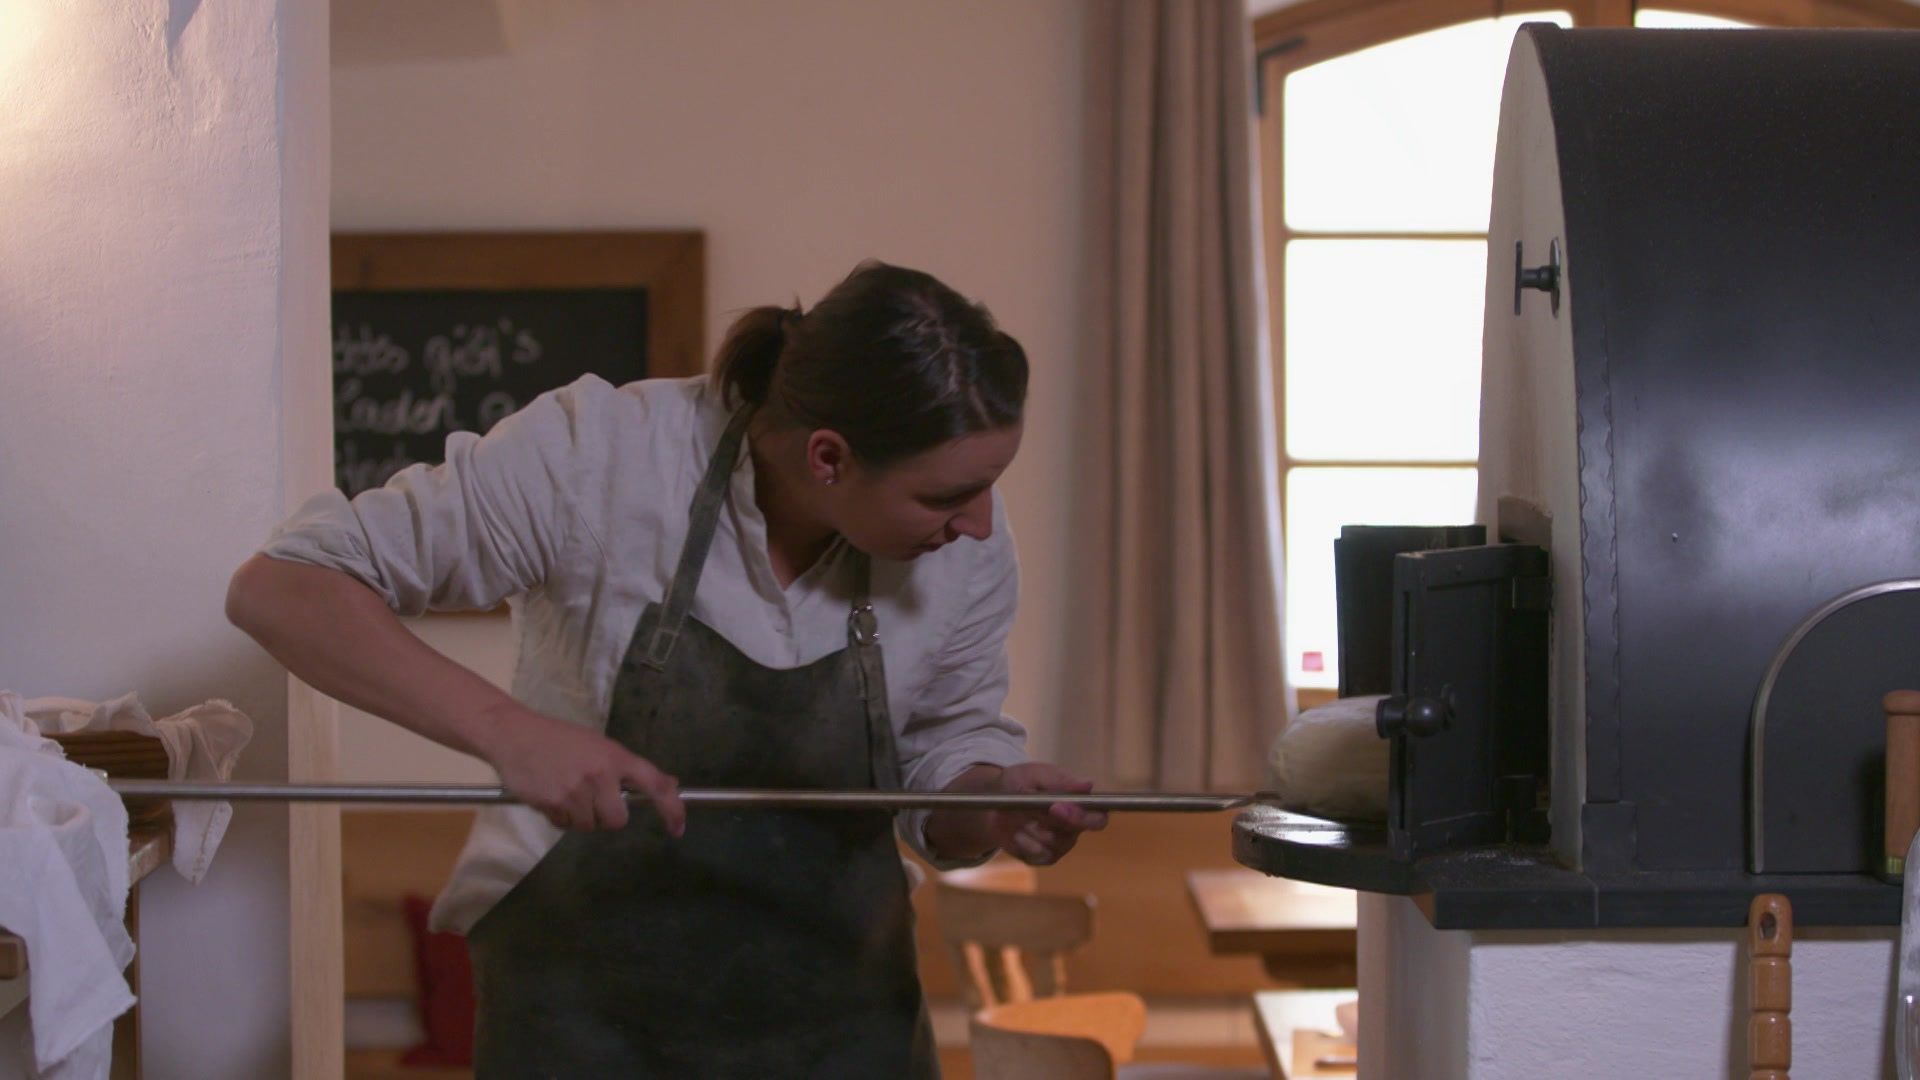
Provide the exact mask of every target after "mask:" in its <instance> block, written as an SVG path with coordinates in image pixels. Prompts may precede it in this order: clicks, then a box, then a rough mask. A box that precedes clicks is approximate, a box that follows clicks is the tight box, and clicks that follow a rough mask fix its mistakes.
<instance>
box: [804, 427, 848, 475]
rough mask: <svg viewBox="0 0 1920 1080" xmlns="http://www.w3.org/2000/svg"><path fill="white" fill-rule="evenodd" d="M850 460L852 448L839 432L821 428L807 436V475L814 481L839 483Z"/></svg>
mask: <svg viewBox="0 0 1920 1080" xmlns="http://www.w3.org/2000/svg"><path fill="white" fill-rule="evenodd" d="M852 462H853V450H852V448H850V447H849V446H847V440H845V439H843V438H841V437H840V433H839V432H837V431H829V430H827V429H826V428H821V429H820V430H818V431H815V432H814V433H813V434H811V435H809V436H807V475H809V476H811V477H813V479H814V481H815V482H816V483H821V484H837V483H839V482H840V479H841V477H843V476H844V475H845V474H846V471H847V466H848V465H849V464H851V463H852Z"/></svg>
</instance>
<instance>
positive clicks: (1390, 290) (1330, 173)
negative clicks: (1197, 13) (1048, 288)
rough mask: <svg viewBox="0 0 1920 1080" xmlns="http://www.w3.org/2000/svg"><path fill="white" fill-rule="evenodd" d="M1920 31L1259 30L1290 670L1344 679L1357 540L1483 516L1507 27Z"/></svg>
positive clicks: (1602, 3)
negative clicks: (1344, 613)
mask: <svg viewBox="0 0 1920 1080" xmlns="http://www.w3.org/2000/svg"><path fill="white" fill-rule="evenodd" d="M1529 21H1551V22H1555V23H1558V24H1560V25H1562V26H1643V27H1662V28H1682V29H1691V28H1719V27H1739V26H1756V25H1770V26H1908V27H1913V26H1920V7H1917V6H1914V5H1911V4H1908V3H1906V2H1905V0H1687V5H1686V10H1679V9H1677V8H1674V7H1663V8H1652V7H1647V8H1639V7H1638V6H1637V5H1636V4H1635V3H1634V0H1578V2H1573V3H1562V4H1554V3H1548V2H1545V0H1541V2H1537V3H1521V4H1517V5H1502V4H1492V5H1489V4H1488V3H1487V2H1486V0H1386V2H1381V0H1306V2H1303V3H1299V4H1295V5H1291V6H1287V7H1282V8H1280V9H1278V10H1274V11H1271V12H1269V13H1267V14H1264V15H1260V16H1258V17H1257V18H1255V20H1254V43H1255V49H1256V53H1257V60H1256V90H1257V98H1258V100H1257V104H1258V106H1259V109H1260V121H1259V127H1260V147H1259V151H1260V163H1261V172H1262V181H1261V183H1262V189H1263V190H1262V206H1261V209H1262V217H1263V226H1262V227H1263V229H1264V230H1265V236H1264V237H1263V238H1262V239H1263V244H1264V248H1265V255H1266V265H1267V274H1268V296H1267V301H1268V311H1269V313H1270V316H1271V329H1272V333H1273V342H1272V346H1273V356H1274V361H1275V378H1274V386H1275V393H1276V398H1277V400H1276V401H1275V416H1276V419H1277V422H1278V424H1279V434H1280V440H1279V443H1280V455H1281V461H1280V475H1281V477H1282V481H1281V482H1282V492H1283V498H1284V499H1285V504H1284V507H1285V509H1284V518H1283V520H1284V522H1285V528H1286V536H1285V540H1286V554H1287V564H1286V565H1287V590H1286V596H1287V611H1286V624H1287V633H1286V638H1285V640H1286V643H1287V651H1288V656H1287V658H1286V659H1287V664H1288V667H1289V671H1290V675H1291V677H1292V679H1293V681H1294V685H1296V686H1298V687H1301V688H1302V694H1301V697H1302V699H1303V701H1305V702H1307V703H1312V702H1313V701H1315V700H1317V699H1324V698H1325V697H1328V696H1330V695H1331V687H1333V685H1334V683H1335V672H1336V670H1337V655H1336V649H1337V644H1336V634H1335V629H1336V625H1335V615H1334V596H1333V538H1334V537H1335V536H1336V535H1337V534H1338V531H1339V528H1340V526H1341V525H1344V524H1394V525H1420V524H1459V523H1463V522H1467V521H1471V520H1472V519H1473V507H1474V483H1475V470H1476V466H1477V463H1478V456H1479V440H1478V426H1479V425H1478V412H1479V390H1480V331H1481V327H1480V323H1481V308H1482V305H1483V302H1484V290H1485V273H1486V229H1487V212H1488V203H1489V197H1490V190H1491V186H1492V175H1493V151H1494V131H1495V127H1496V124H1497V121H1498V117H1499V104H1500V84H1501V80H1502V76H1503V74H1504V72H1505V70H1506V58H1507V50H1508V48H1509V47H1510V45H1511V43H1512V40H1513V35H1514V31H1515V30H1517V29H1518V28H1519V26H1520V25H1521V24H1522V23H1524V22H1529Z"/></svg>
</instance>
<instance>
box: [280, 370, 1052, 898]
mask: <svg viewBox="0 0 1920 1080" xmlns="http://www.w3.org/2000/svg"><path fill="white" fill-rule="evenodd" d="M727 419H728V413H727V410H726V409H725V407H724V406H723V404H722V403H721V402H720V401H719V394H718V391H717V388H714V387H710V386H709V385H708V382H707V379H706V377H705V376H696V377H694V378H689V379H648V380H643V381H640V382H634V383H629V384H627V385H625V386H621V387H617V388H616V387H614V386H612V385H610V384H608V383H607V382H605V381H604V380H602V379H599V378H597V377H594V376H591V375H589V376H586V377H584V378H582V379H580V380H579V381H577V382H575V383H573V384H572V385H570V386H567V387H563V388H561V389H559V390H556V391H552V392H550V393H547V394H543V395H541V396H540V397H539V398H536V399H535V400H534V401H533V402H531V403H530V404H528V405H527V406H526V407H525V408H523V409H521V410H520V411H519V412H517V413H515V414H514V415H512V416H510V417H508V418H506V419H505V420H502V421H501V422H499V423H498V424H496V425H494V427H493V428H492V430H490V431H488V432H487V434H486V435H485V436H484V437H481V436H477V435H475V434H473V433H472V432H459V433H455V434H454V435H452V436H450V437H449V438H448V439H447V459H446V463H445V464H443V465H437V466H433V467H428V466H425V465H415V466H412V467H410V468H408V469H406V470H404V471H402V472H400V473H398V474H396V475H395V476H394V477H393V478H392V479H391V480H389V481H388V482H387V484H386V486H384V487H381V488H377V489H374V490H370V491H364V492H362V493H360V494H359V495H358V496H356V497H355V498H354V499H353V500H351V501H349V500H347V499H346V498H345V497H344V496H343V495H342V494H341V493H340V492H338V491H332V490H330V491H327V492H325V493H322V494H320V495H317V496H315V497H314V498H313V499H311V500H309V501H308V502H307V503H306V505H304V506H302V507H301V508H300V510H299V511H297V512H296V513H295V514H294V515H293V516H292V517H291V518H289V519H288V520H287V521H286V522H284V523H283V524H282V525H281V526H280V527H279V528H278V529H276V530H275V531H274V534H273V536H272V538H271V539H270V540H269V542H268V543H267V545H266V546H265V547H264V548H262V549H261V550H262V553H263V554H266V555H268V556H270V557H272V558H276V559H286V560H292V561H297V562H303V563H310V564H313V565H316V566H325V567H330V568H332V569H335V570H341V571H344V572H346V573H348V574H351V575H352V576H353V577H355V578H357V579H359V580H360V581H362V582H364V583H366V584H367V585H368V586H369V587H371V588H372V589H373V590H374V591H375V592H377V593H379V594H380V595H381V596H382V597H383V598H384V599H385V600H386V602H387V604H388V606H389V607H391V608H393V609H394V611H396V612H398V613H399V614H401V615H418V614H420V613H422V612H424V611H429V610H472V609H487V608H492V607H494V606H496V605H497V604H499V603H500V602H501V601H502V600H508V601H509V602H510V604H511V608H512V611H513V619H514V628H515V629H516V631H517V632H518V639H519V644H518V654H517V657H516V660H515V664H514V674H513V684H512V693H513V696H514V697H515V698H517V699H518V700H519V701H521V702H522V703H524V704H525V705H526V706H527V707H529V708H531V709H534V710H536V711H538V712H541V713H545V714H547V715H549V716H553V717H557V718H559V719H563V720H569V721H572V722H573V723H576V724H581V725H583V726H585V727H589V728H592V729H594V730H597V731H604V730H605V729H606V724H607V715H608V711H609V709H610V703H611V701H612V693H613V683H614V677H615V675H616V674H617V673H618V670H619V667H620V661H621V659H622V657H623V656H624V655H625V653H626V649H627V644H628V641H629V639H631V637H632V636H633V630H634V626H635V624H636V623H637V622H638V621H639V618H640V613H641V611H642V610H643V609H644V608H645V607H646V605H647V604H648V603H650V602H653V601H657V600H659V599H660V598H661V597H662V596H664V595H665V593H666V588H667V583H668V582H669V581H671V580H672V578H673V572H674V569H675V566H676V563H677V562H678V560H679V557H680V547H681V543H682V541H683V540H684V539H685V538H686V533H687V527H688V520H687V514H688V508H689V506H690V505H691V504H692V501H693V496H694V492H695V490H696V489H697V488H698V486H699V483H700V478H701V475H702V473H703V472H704V470H705V468H706V465H707V461H708V459H709V458H710V457H711V455H712V453H713V450H714V447H715V446H716V445H717V444H718V443H719V441H720V435H721V432H722V431H723V430H724V429H725V427H726V424H727ZM848 554H849V549H848V548H847V547H846V545H845V543H844V542H841V541H836V542H835V544H834V545H833V547H831V548H830V549H829V550H828V552H827V553H826V555H824V556H822V558H821V559H820V561H819V562H818V563H816V564H815V565H814V566H813V567H812V568H811V569H809V570H808V571H807V572H806V573H804V574H802V575H801V576H800V577H799V578H798V579H797V580H795V581H794V582H793V584H792V585H791V586H789V587H788V588H786V589H784V590H783V589H781V587H780V585H779V583H778V581H777V580H776V579H775V577H774V573H773V565H772V563H771V561H770V560H769V558H768V553H767V531H766V520H765V518H764V517H762V516H761V513H760V510H759V507H758V506H757V505H756V504H755V502H754V485H753V465H752V457H751V455H750V454H749V453H748V452H747V451H746V449H745V448H743V449H742V452H741V454H740V459H739V461H738V463H737V464H736V466H735V468H734V472H733V476H732V478H731V484H730V487H729V490H728V495H727V500H726V504H725V507H724V509H723V510H722V512H721V514H720V521H719V527H718V529H717V531H716V533H715V535H714V539H713V546H712V548H711V550H710V551H709V553H708V555H707V561H706V566H705V570H704V572H703V573H702V575H701V578H700V587H699V589H698V590H697V591H696V593H695V595H694V602H693V616H694V617H695V618H697V619H699V620H700V621H701V622H703V623H705V624H707V625H708V626H709V627H711V628H713V629H714V630H716V631H718V632H719V633H720V634H721V635H722V636H724V637H725V638H726V639H727V640H728V641H730V642H732V643H733V645H734V646H735V647H736V648H738V649H739V650H740V651H741V652H743V653H745V654H746V655H747V656H748V657H750V658H752V659H753V660H754V661H755V662H756V663H759V664H762V665H765V666H767V667H773V668H792V667H798V666H800V665H803V664H808V663H812V662H813V661H815V660H817V659H819V658H821V657H823V656H826V655H828V654H830V653H832V652H835V651H836V650H839V649H843V648H845V647H846V645H847V614H848V610H849V605H850V589H851V588H852V582H851V581H850V580H849V579H850V577H851V568H850V562H851V560H850V559H849V558H848V557H847V556H848ZM872 567H873V569H872V579H871V590H872V594H871V595H872V602H873V606H874V612H875V615H876V617H877V618H878V621H879V629H880V642H881V648H882V651H883V656H884V659H885V665H886V673H887V697H888V704H889V706H890V707H891V709H892V716H893V724H894V733H895V737H896V742H897V745H898V748H899V755H900V766H901V776H902V778H903V781H904V783H905V785H906V787H907V788H908V789H910V790H915V791H937V790H939V789H941V788H944V787H945V786H946V785H947V784H949V783H951V782H952V781H953V780H954V778H955V777H957V776H958V775H959V774H960V773H961V772H963V771H965V770H966V769H967V768H968V767H969V766H971V765H973V764H975V763H986V764H992V765H1003V766H1004V765H1012V764H1017V763H1019V762H1022V761H1024V760H1026V753H1025V749H1024V747H1025V739H1026V734H1025V732H1024V731H1023V730H1022V729H1021V727H1020V725H1018V724H1016V723H1014V722H1013V721H1012V720H1011V719H1010V718H1008V717H1007V716H1005V715H1003V714H1002V712H1001V706H1002V704H1003V702H1004V701H1005V698H1006V692H1007V656H1006V638H1007V632H1008V630H1009V628H1010V627H1011V625H1012V622H1013V614H1014V605H1015V599H1016V592H1017V581H1016V578H1017V574H1016V567H1015V559H1014V547H1013V539H1012V537H1011V536H1010V535H1008V532H1007V526H1006V521H1005V512H1004V509H1003V508H1002V506H1001V503H1000V499H999V495H998V493H995V496H994V506H993V534H992V536H990V537H989V538H988V539H986V540H985V541H979V542H975V541H971V540H967V541H963V542H957V543H951V544H947V545H946V546H944V547H942V548H940V549H938V550H937V551H934V552H931V553H929V554H926V555H922V556H920V557H919V558H917V559H914V560H912V561H911V562H894V561H890V560H884V559H877V558H876V559H874V560H872ZM848 722H849V723H852V722H856V720H855V719H854V718H849V721H848ZM696 812H697V811H696ZM925 819H926V813H925V812H924V811H923V812H919V813H910V814H903V815H901V821H900V825H901V833H902V835H903V837H904V838H905V839H906V840H907V842H908V843H909V844H911V845H912V846H913V847H914V848H915V849H916V850H918V851H919V852H920V853H921V854H922V855H928V854H929V853H928V852H927V849H926V842H925V837H924V827H925ZM560 836H561V832H560V830H558V829H556V828H554V826H553V825H552V824H551V823H549V822H548V821H547V819H546V818H545V817H544V816H543V815H541V814H540V813H539V812H537V811H535V810H533V809H531V808H529V807H525V806H517V805H516V806H489V807H486V808H485V809H483V810H481V811H480V813H479V815H478V817H477V819H476V821H475V824H474V829H473V832H472V833H471V834H470V835H469V837H468V839H467V844H466V848H465V850H464V851H463V852H462V853H461V856H460V860H459V862H458V864H457V865H456V866H455V868H454V872H453V877H452V879H451V881H450V882H449V883H448V884H447V887H446V889H445V890H444V891H442V893H441V894H440V898H439V900H438V901H437V902H436V903H435V905H434V911H433V917H432V923H433V925H434V927H435V928H436V929H449V930H454V931H457V932H460V933H465V932H466V930H467V929H468V928H469V927H471V926H472V925H473V924H474V923H475V922H477V921H478V920H479V918H480V916H481V915H483V914H484V913H485V912H486V911H487V910H488V909H489V908H491V907H492V906H493V904H494V903H495V901H497V900H499V898H500V897H501V896H503V895H505V894H506V892H507V890H508V889H510V888H512V887H513V885H514V883H516V882H517V881H519V880H520V878H521V877H522V876H523V875H525V874H526V872H527V871H528V870H530V869H532V867H533V865H534V864H535V863H536V862H538V861H539V860H540V858H541V857H542V856H543V855H545V854H546V852H547V851H548V849H549V848H551V847H552V846H553V845H554V844H555V843H556V842H557V841H558V840H559V839H560ZM941 864H942V865H956V864H955V863H953V862H952V861H950V860H941Z"/></svg>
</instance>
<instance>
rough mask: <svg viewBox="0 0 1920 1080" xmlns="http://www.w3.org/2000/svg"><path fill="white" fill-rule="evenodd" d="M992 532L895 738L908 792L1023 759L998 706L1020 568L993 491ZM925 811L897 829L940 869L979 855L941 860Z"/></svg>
mask: <svg viewBox="0 0 1920 1080" xmlns="http://www.w3.org/2000/svg"><path fill="white" fill-rule="evenodd" d="M994 519H995V520H994V535H993V537H992V538H990V539H989V540H988V541H986V542H985V543H984V544H982V549H983V550H982V551H981V553H980V555H981V557H980V558H979V559H978V560H977V561H976V562H975V564H974V568H973V571H972V573H971V574H970V575H969V582H968V602H967V604H966V606H965V608H964V609H963V610H962V612H961V614H960V617H959V618H958V619H956V620H955V623H954V626H953V629H952V630H951V631H950V632H949V633H948V635H947V640H946V643H945V645H944V646H943V647H942V648H941V650H940V652H939V653H938V655H936V656H935V657H934V658H933V661H932V664H933V670H932V674H931V676H930V677H929V678H928V680H927V682H926V683H925V684H924V686H923V687H922V689H921V692H920V693H919V695H918V696H917V698H916V700H915V703H914V709H913V713H912V715H911V716H910V717H909V718H908V720H907V724H906V727H905V729H904V730H903V731H902V733H901V737H900V765H901V775H902V778H903V783H904V784H905V786H906V787H907V788H908V789H909V790H912V791H939V790H942V789H944V788H945V787H946V786H947V785H948V784H951V783H953V781H954V779H955V778H957V777H958V776H959V775H960V774H961V773H963V772H965V771H967V769H969V768H971V767H972V766H974V765H998V766H1002V767H1005V766H1008V765H1018V764H1020V763H1022V762H1024V761H1026V760H1028V758H1027V752H1026V744H1027V733H1026V729H1024V728H1022V727H1021V726H1020V725H1019V724H1018V723H1016V722H1015V721H1014V720H1013V718H1012V717H1010V716H1008V715H1006V713H1004V712H1003V711H1002V707H1003V706H1004V705H1005V703H1006V699H1007V681H1008V675H1007V634H1008V632H1009V631H1011V630H1012V628H1013V616H1014V610H1015V608H1016V607H1017V606H1018V603H1019V593H1020V583H1019V567H1018V563H1017V561H1016V560H1015V557H1014V548H1013V538H1012V536H1011V535H1009V533H1008V531H1007V527H1006V521H1005V515H1004V511H1003V510H1002V508H1001V507H1000V505H999V500H998V496H997V495H996V497H995V505H994ZM928 813H929V812H928V811H924V810H921V811H914V812H911V813H907V814H903V815H901V819H900V826H901V835H902V837H903V838H904V839H905V840H906V841H907V843H908V844H909V845H911V846H912V847H913V848H914V850H915V851H917V852H919V853H920V855H921V856H923V857H924V858H926V859H927V860H928V861H929V862H932V863H933V864H934V865H935V866H937V867H939V868H940V869H943V870H944V869H951V868H954V867H958V866H969V865H974V864H976V863H979V862H983V861H985V856H983V857H981V858H979V859H966V860H956V859H944V858H938V857H936V856H935V855H934V854H933V852H932V851H930V850H929V849H928V847H927V842H926V823H927V817H928Z"/></svg>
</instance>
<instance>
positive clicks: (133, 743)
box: [47, 731, 173, 829]
mask: <svg viewBox="0 0 1920 1080" xmlns="http://www.w3.org/2000/svg"><path fill="white" fill-rule="evenodd" d="M47 738H49V739H52V740H53V741H54V742H56V743H59V744H60V748H61V749H62V750H64V751H66V755H67V760H68V761H71V762H73V763H74V764H76V765H83V766H85V767H87V768H89V769H99V770H100V771H102V772H104V773H106V774H107V775H108V776H112V777H118V778H120V779H123V780H165V779H166V778H167V766H168V760H167V747H166V744H165V743H163V742H161V741H160V740H159V739H157V738H155V737H153V736H152V735H141V734H138V733H136V732H132V731H76V732H73V733H71V734H67V735H49V736H47ZM122 801H123V802H125V803H126V804H127V827H128V828H130V829H141V828H151V827H157V826H161V825H166V824H170V823H171V822H172V821H173V803H172V802H170V801H169V800H167V799H156V798H127V799H123V800H122Z"/></svg>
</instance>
